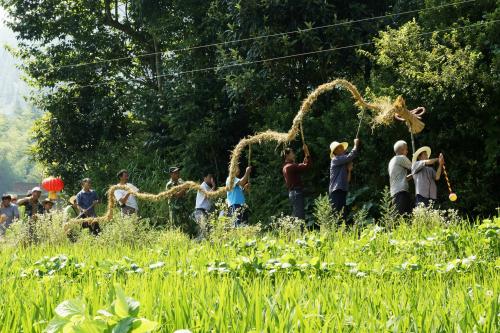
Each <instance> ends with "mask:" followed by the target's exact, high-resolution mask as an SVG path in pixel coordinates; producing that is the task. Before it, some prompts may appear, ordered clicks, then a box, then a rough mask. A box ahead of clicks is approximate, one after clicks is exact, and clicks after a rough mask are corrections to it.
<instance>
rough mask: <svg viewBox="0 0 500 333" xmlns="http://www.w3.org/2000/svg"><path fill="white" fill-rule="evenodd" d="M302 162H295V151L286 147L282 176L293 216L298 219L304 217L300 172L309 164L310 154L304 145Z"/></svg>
mask: <svg viewBox="0 0 500 333" xmlns="http://www.w3.org/2000/svg"><path fill="white" fill-rule="evenodd" d="M302 148H303V150H304V154H305V157H304V162H303V163H295V152H294V151H293V149H292V148H286V149H285V151H284V153H283V157H284V164H283V170H282V171H283V177H285V182H286V187H287V188H288V198H289V199H290V204H291V205H292V210H293V216H295V217H298V218H299V219H302V220H304V219H305V212H304V188H303V184H302V179H301V174H302V172H304V171H305V170H307V169H309V168H310V166H311V155H310V154H309V148H308V147H307V145H304V146H303V147H302Z"/></svg>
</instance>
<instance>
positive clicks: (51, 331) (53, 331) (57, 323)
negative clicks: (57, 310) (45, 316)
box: [45, 316, 70, 333]
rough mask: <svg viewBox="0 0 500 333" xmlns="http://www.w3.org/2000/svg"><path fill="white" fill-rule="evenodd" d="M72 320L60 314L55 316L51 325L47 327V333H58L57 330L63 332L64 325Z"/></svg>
mask: <svg viewBox="0 0 500 333" xmlns="http://www.w3.org/2000/svg"><path fill="white" fill-rule="evenodd" d="M69 322H70V321H69V320H68V319H66V318H61V317H59V316H56V317H54V318H53V319H52V320H51V321H50V322H49V325H47V327H46V328H45V332H46V333H57V332H62V330H63V328H64V326H66V324H68V323H69Z"/></svg>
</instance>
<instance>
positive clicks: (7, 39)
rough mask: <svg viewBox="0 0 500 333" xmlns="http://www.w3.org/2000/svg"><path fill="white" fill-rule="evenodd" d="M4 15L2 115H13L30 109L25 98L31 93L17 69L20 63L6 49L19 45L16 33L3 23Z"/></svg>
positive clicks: (0, 38)
mask: <svg viewBox="0 0 500 333" xmlns="http://www.w3.org/2000/svg"><path fill="white" fill-rule="evenodd" d="M0 10H1V9H0ZM4 15H5V14H4V12H3V11H2V12H0V113H2V114H12V113H15V112H16V110H19V109H26V108H30V106H29V104H28V103H27V102H26V101H25V100H24V98H23V96H26V95H27V94H28V93H29V87H28V86H27V84H26V83H25V82H24V81H23V80H22V79H21V74H22V73H21V72H20V70H19V69H17V67H16V66H17V65H18V64H19V61H18V60H17V59H15V58H14V57H13V56H12V55H11V54H10V53H9V51H7V50H6V49H5V46H6V45H9V46H11V47H16V45H17V43H16V39H15V35H14V33H13V32H12V31H11V30H10V29H9V28H7V27H6V26H5V24H4V23H3V18H4Z"/></svg>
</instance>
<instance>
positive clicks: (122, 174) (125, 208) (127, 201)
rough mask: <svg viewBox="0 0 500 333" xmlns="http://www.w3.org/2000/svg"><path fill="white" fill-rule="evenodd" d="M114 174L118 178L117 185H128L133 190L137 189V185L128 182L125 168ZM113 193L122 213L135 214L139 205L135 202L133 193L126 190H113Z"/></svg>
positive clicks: (136, 190)
mask: <svg viewBox="0 0 500 333" xmlns="http://www.w3.org/2000/svg"><path fill="white" fill-rule="evenodd" d="M116 176H117V177H118V180H119V182H118V185H125V186H128V187H129V188H130V189H131V190H132V191H134V192H138V191H139V189H138V188H137V187H135V186H134V185H132V184H131V183H129V182H128V178H129V175H128V171H127V170H120V171H119V172H118V173H117V174H116ZM114 195H115V199H116V202H118V205H119V206H120V210H121V212H122V214H123V215H132V214H137V212H138V211H139V205H138V204H137V199H136V197H135V195H133V194H131V193H129V192H128V191H126V190H115V193H114Z"/></svg>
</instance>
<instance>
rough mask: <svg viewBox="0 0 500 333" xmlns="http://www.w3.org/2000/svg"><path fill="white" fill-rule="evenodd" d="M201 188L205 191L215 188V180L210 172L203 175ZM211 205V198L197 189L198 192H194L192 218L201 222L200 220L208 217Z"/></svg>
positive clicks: (211, 208)
mask: <svg viewBox="0 0 500 333" xmlns="http://www.w3.org/2000/svg"><path fill="white" fill-rule="evenodd" d="M201 188H202V189H204V190H205V191H206V192H210V191H213V190H215V188H216V187H215V181H214V177H213V176H212V175H211V174H207V175H205V177H203V183H201ZM213 206H214V205H213V202H212V200H210V199H209V198H208V197H207V196H206V195H205V194H204V193H203V192H202V191H198V193H196V203H195V208H194V218H195V219H196V222H197V223H198V224H200V223H202V220H203V219H206V218H207V217H208V213H210V212H211V211H212V210H213Z"/></svg>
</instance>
